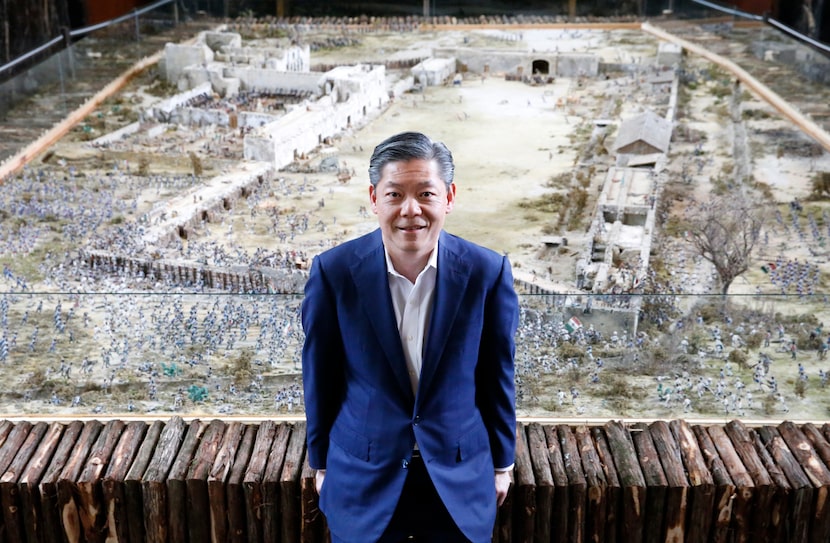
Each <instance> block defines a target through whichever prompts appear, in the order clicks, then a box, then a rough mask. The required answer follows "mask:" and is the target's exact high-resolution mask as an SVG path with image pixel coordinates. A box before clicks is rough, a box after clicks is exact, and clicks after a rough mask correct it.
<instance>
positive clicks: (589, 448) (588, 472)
mask: <svg viewBox="0 0 830 543" xmlns="http://www.w3.org/2000/svg"><path fill="white" fill-rule="evenodd" d="M574 437H575V438H576V445H577V451H578V454H579V458H580V459H581V460H582V471H583V473H584V474H585V484H586V487H585V490H586V495H585V497H586V499H587V502H586V509H585V537H586V538H587V539H588V541H605V540H606V537H605V527H606V523H607V515H606V511H607V509H608V503H607V502H606V495H605V489H606V484H605V474H604V473H603V471H602V466H601V465H600V460H599V455H598V454H597V450H596V447H595V445H594V440H593V439H591V432H590V431H589V430H588V427H587V426H577V427H576V428H574Z"/></svg>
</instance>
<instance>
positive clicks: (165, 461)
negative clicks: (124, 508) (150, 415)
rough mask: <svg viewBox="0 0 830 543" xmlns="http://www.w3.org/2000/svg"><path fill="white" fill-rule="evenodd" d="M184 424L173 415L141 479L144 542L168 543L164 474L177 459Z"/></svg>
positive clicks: (165, 480) (165, 479) (182, 438)
mask: <svg viewBox="0 0 830 543" xmlns="http://www.w3.org/2000/svg"><path fill="white" fill-rule="evenodd" d="M186 430H187V425H186V424H185V422H184V420H182V418H181V417H173V418H172V419H170V420H169V421H167V424H166V425H165V426H164V430H163V431H162V432H161V435H160V436H159V440H158V444H157V445H156V450H155V452H154V453H153V458H152V459H151V460H150V464H149V465H148V466H147V470H146V471H145V472H144V476H143V477H142V480H141V500H142V504H143V506H144V515H143V517H144V534H145V535H144V537H145V541H147V543H167V542H168V541H169V540H170V539H169V528H168V524H167V503H168V500H167V486H166V482H167V474H168V473H169V472H170V469H171V468H172V466H173V463H174V462H175V461H176V455H177V454H178V452H179V447H180V446H181V444H182V441H183V440H184V435H185V431H186Z"/></svg>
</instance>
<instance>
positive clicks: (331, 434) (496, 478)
mask: <svg viewBox="0 0 830 543" xmlns="http://www.w3.org/2000/svg"><path fill="white" fill-rule="evenodd" d="M453 173H454V165H453V161H452V155H451V153H450V151H449V150H448V149H447V148H446V146H444V145H443V144H442V143H437V142H433V141H432V140H430V139H429V138H428V137H427V136H425V135H423V134H420V133H414V132H405V133H402V134H398V135H395V136H392V137H390V138H388V139H387V140H385V141H384V142H382V143H381V144H380V145H378V146H377V147H376V148H375V150H374V153H373V154H372V158H371V160H370V164H369V180H370V183H371V186H370V187H369V200H370V203H371V208H372V211H373V212H374V213H375V214H376V215H377V216H378V222H379V226H380V228H379V229H377V230H375V231H374V232H372V233H370V234H367V235H364V236H362V237H360V238H358V239H355V240H352V241H349V242H346V243H344V244H342V245H340V246H338V247H335V248H334V249H331V250H329V251H326V252H325V253H323V254H321V255H320V256H319V257H317V258H316V259H315V260H314V262H313V264H312V267H311V274H310V276H309V279H308V282H307V284H306V288H305V300H304V301H303V307H302V322H303V328H304V330H305V334H306V341H305V344H304V346H303V386H304V389H305V402H306V417H307V420H308V458H309V465H310V466H311V467H312V468H314V469H317V470H318V471H317V487H318V491H319V492H320V509H321V510H322V511H323V512H324V514H325V515H326V519H327V521H328V525H329V528H330V530H331V535H332V541H334V542H359V543H367V542H373V541H378V542H382V543H388V542H394V543H397V542H399V541H402V540H406V539H407V538H411V537H414V538H415V540H416V541H427V542H429V543H440V542H453V543H454V542H467V541H472V542H474V543H480V542H485V541H490V536H491V534H492V530H493V524H494V522H495V516H496V507H497V504H501V503H502V502H503V501H504V498H505V497H506V495H507V491H508V488H509V486H510V474H509V470H510V469H511V468H512V464H513V455H514V450H515V406H514V385H513V356H514V350H515V344H514V338H513V336H514V334H515V331H516V327H517V325H518V302H517V297H516V293H515V291H514V290H513V278H512V274H511V270H510V264H509V263H508V261H507V259H506V258H505V257H503V256H501V255H498V254H497V253H495V252H493V251H490V250H488V249H484V248H482V247H479V246H477V245H474V244H472V243H470V242H468V241H465V240H462V239H460V238H458V237H455V236H452V235H450V234H448V233H446V232H444V231H443V225H444V220H445V218H446V215H447V214H448V213H450V212H451V211H452V209H453V205H454V204H455V184H454V183H453Z"/></svg>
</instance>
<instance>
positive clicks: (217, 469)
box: [207, 422, 246, 543]
mask: <svg viewBox="0 0 830 543" xmlns="http://www.w3.org/2000/svg"><path fill="white" fill-rule="evenodd" d="M245 427H246V425H245V424H243V423H241V422H231V423H230V424H228V426H227V427H226V428H225V435H224V436H222V443H220V444H219V450H218V451H217V453H216V459H215V460H214V461H213V466H211V468H210V473H208V477H207V485H208V499H209V500H210V537H211V541H220V542H223V543H224V542H225V541H228V539H229V536H228V500H227V496H226V493H225V489H226V488H227V486H228V479H229V477H230V473H231V468H233V463H234V460H235V458H236V451H237V449H238V447H239V443H240V441H241V440H242V435H243V434H244V433H245Z"/></svg>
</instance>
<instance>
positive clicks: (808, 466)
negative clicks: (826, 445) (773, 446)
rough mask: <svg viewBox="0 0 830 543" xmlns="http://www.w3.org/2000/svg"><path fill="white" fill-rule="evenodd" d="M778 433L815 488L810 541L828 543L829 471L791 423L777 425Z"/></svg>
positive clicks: (829, 530)
mask: <svg viewBox="0 0 830 543" xmlns="http://www.w3.org/2000/svg"><path fill="white" fill-rule="evenodd" d="M778 433H779V434H781V437H782V438H783V439H784V442H785V443H786V444H787V446H788V447H789V449H790V451H792V453H793V456H794V457H795V459H796V461H797V462H798V465H799V466H801V468H802V469H803V470H804V473H805V475H807V478H808V479H809V480H810V483H811V484H812V485H813V488H815V503H814V505H813V518H812V519H811V522H810V524H811V528H810V541H812V542H813V543H818V542H821V543H824V542H826V541H830V503H828V498H830V496H828V489H830V470H828V469H827V466H825V465H824V463H823V462H822V460H821V458H819V455H818V453H817V452H816V450H815V449H814V448H813V446H812V444H811V443H810V440H809V439H807V436H805V435H804V433H803V432H802V431H801V430H799V429H798V427H797V426H796V425H795V424H793V423H792V422H789V421H785V422H782V423H781V424H780V425H778Z"/></svg>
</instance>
